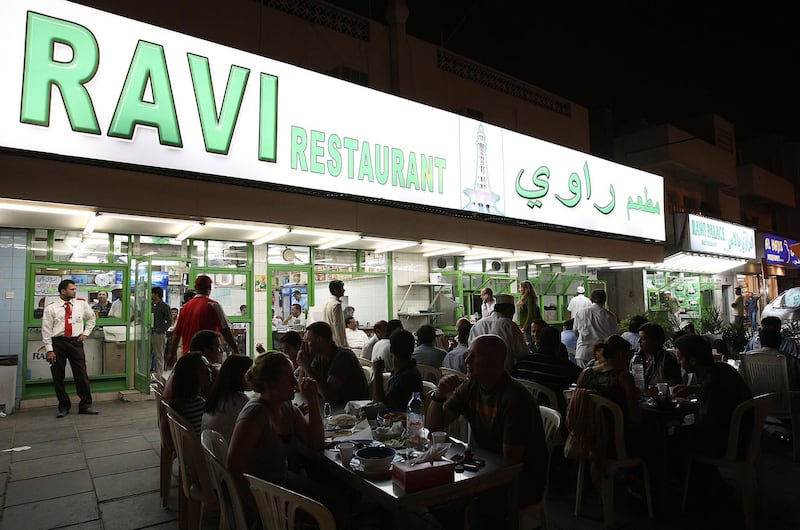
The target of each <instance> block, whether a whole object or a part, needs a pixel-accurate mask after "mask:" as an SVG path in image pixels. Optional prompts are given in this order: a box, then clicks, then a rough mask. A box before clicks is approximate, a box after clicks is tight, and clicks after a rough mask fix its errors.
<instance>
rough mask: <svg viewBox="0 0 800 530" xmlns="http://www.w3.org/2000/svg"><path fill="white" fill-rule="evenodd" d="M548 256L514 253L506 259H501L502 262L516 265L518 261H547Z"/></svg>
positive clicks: (538, 253)
mask: <svg viewBox="0 0 800 530" xmlns="http://www.w3.org/2000/svg"><path fill="white" fill-rule="evenodd" d="M546 258H547V254H542V253H540V252H529V253H524V252H512V253H511V256H507V257H505V258H501V259H500V261H503V262H506V263H514V262H518V261H535V260H537V259H546Z"/></svg>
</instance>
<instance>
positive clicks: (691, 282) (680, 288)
mask: <svg viewBox="0 0 800 530" xmlns="http://www.w3.org/2000/svg"><path fill="white" fill-rule="evenodd" d="M673 296H674V297H675V299H676V300H677V301H678V304H679V305H680V306H681V316H682V317H686V318H700V278H697V277H691V278H684V279H683V281H681V282H679V283H677V284H673Z"/></svg>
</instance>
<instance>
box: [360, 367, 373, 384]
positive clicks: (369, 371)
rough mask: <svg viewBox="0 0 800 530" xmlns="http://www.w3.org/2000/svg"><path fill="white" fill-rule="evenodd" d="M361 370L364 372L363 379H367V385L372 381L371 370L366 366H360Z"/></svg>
mask: <svg viewBox="0 0 800 530" xmlns="http://www.w3.org/2000/svg"><path fill="white" fill-rule="evenodd" d="M361 369H362V370H363V371H364V377H366V378H367V383H370V382H371V381H372V368H370V367H369V366H366V365H361Z"/></svg>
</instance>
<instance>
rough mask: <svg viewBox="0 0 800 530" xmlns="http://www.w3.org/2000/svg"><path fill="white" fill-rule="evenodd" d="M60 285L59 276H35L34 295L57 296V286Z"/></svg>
mask: <svg viewBox="0 0 800 530" xmlns="http://www.w3.org/2000/svg"><path fill="white" fill-rule="evenodd" d="M59 283H61V276H53V275H44V274H42V275H40V274H37V275H36V279H35V280H34V286H33V289H34V294H36V295H48V294H49V295H58V284H59Z"/></svg>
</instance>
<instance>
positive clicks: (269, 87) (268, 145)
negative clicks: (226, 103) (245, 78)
mask: <svg viewBox="0 0 800 530" xmlns="http://www.w3.org/2000/svg"><path fill="white" fill-rule="evenodd" d="M303 135H304V136H305V131H303ZM292 150H293V151H294V147H292ZM303 150H305V147H303ZM258 159H259V160H263V161H265V162H275V161H276V160H277V159H278V78H277V77H276V76H274V75H269V74H265V73H263V72H262V73H261V102H260V107H259V109H258ZM303 171H305V169H303Z"/></svg>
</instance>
